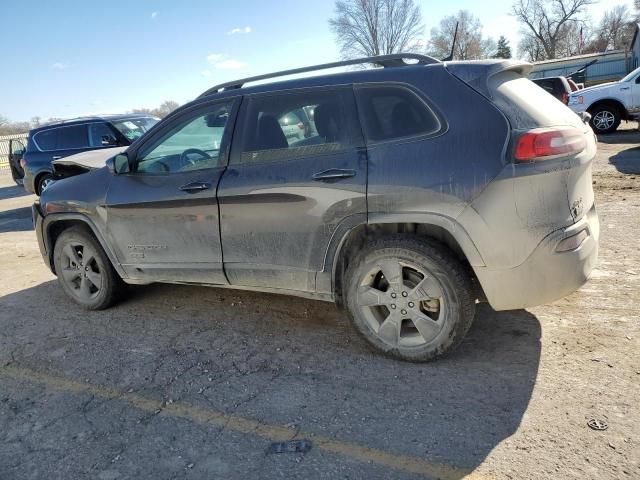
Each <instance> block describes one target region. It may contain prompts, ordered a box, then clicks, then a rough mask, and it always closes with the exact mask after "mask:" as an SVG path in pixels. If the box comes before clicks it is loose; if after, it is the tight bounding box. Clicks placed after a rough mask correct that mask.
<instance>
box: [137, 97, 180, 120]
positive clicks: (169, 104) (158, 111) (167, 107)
mask: <svg viewBox="0 0 640 480" xmlns="http://www.w3.org/2000/svg"><path fill="white" fill-rule="evenodd" d="M179 106H180V104H179V103H178V102H174V101H173V100H165V101H164V102H162V104H161V105H160V106H159V107H157V108H134V109H133V110H131V111H132V112H133V113H144V114H146V115H153V116H154V117H159V118H164V117H166V116H167V115H169V114H170V113H171V112H173V111H174V110H175V109H176V108H178V107H179Z"/></svg>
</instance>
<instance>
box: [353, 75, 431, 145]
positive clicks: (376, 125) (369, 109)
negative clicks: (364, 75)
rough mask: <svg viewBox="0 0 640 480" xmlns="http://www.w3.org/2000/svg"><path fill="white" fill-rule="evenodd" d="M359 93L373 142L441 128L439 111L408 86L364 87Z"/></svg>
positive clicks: (362, 111) (358, 90) (362, 110)
mask: <svg viewBox="0 0 640 480" xmlns="http://www.w3.org/2000/svg"><path fill="white" fill-rule="evenodd" d="M357 96H358V105H359V107H360V111H361V118H362V120H363V122H362V123H363V127H364V131H365V136H366V138H367V141H369V142H381V141H386V140H393V139H397V138H406V137H414V136H418V135H429V134H434V133H436V132H438V131H439V130H440V129H441V123H440V121H439V120H438V117H437V116H436V115H435V113H434V112H433V111H432V110H431V109H430V108H429V107H428V106H427V104H426V103H425V102H424V101H423V100H422V99H421V98H420V97H418V96H417V95H416V94H415V93H414V92H412V91H411V90H409V89H408V88H405V87H400V86H370V87H369V86H364V87H360V88H358V89H357Z"/></svg>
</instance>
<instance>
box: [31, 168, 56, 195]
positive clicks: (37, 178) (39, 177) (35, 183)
mask: <svg viewBox="0 0 640 480" xmlns="http://www.w3.org/2000/svg"><path fill="white" fill-rule="evenodd" d="M45 175H53V172H51V171H50V170H41V171H39V172H38V173H36V175H35V177H33V190H34V192H35V193H36V195H38V196H40V195H41V194H42V192H40V191H38V190H40V189H39V188H38V186H39V185H40V180H42V177H44V176H45Z"/></svg>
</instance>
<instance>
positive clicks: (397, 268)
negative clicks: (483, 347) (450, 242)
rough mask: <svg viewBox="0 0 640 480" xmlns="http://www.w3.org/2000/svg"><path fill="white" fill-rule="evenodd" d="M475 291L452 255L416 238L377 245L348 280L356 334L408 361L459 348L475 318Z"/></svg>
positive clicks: (353, 266)
mask: <svg viewBox="0 0 640 480" xmlns="http://www.w3.org/2000/svg"><path fill="white" fill-rule="evenodd" d="M472 291H473V290H472V285H471V281H470V278H469V274H468V273H467V272H466V271H465V269H464V268H463V267H462V265H460V262H458V260H457V259H455V258H454V257H453V255H451V254H450V253H449V252H448V251H447V250H446V249H445V248H444V247H441V246H437V245H435V244H431V243H429V242H426V241H425V240H423V239H420V238H416V237H406V236H393V237H388V238H385V239H382V240H379V241H377V242H375V243H373V244H372V245H371V246H370V247H369V248H367V250H365V251H364V252H362V253H361V254H360V255H359V257H358V258H357V259H355V261H353V262H352V263H351V264H350V265H349V267H348V269H347V273H346V277H345V295H346V305H347V310H348V312H349V314H350V317H351V320H352V322H353V325H354V326H355V328H356V330H358V332H359V333H360V334H362V335H363V336H364V338H365V339H366V340H367V341H368V342H369V343H370V344H371V345H373V346H374V347H375V348H377V349H378V350H381V351H383V352H385V353H388V354H390V355H392V356H395V357H397V358H400V359H403V360H410V361H428V360H433V359H435V358H437V357H440V356H442V355H443V354H445V353H446V352H449V351H451V350H453V349H454V348H455V347H457V346H458V345H459V344H460V342H461V341H462V339H463V338H464V335H465V334H466V333H467V331H468V330H469V327H470V326H471V322H472V321H473V317H474V314H475V300H474V298H473V295H472V294H471V292H472Z"/></svg>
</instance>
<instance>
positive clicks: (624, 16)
mask: <svg viewBox="0 0 640 480" xmlns="http://www.w3.org/2000/svg"><path fill="white" fill-rule="evenodd" d="M634 29H635V23H634V19H633V15H632V14H631V12H630V11H629V9H628V8H627V6H626V5H618V6H617V7H614V8H612V9H611V10H608V11H606V12H605V14H604V16H603V17H602V20H601V21H600V25H599V26H598V29H597V30H596V33H595V36H594V39H593V40H592V41H591V42H590V43H589V45H588V46H587V48H586V50H587V51H589V52H604V51H606V50H609V49H613V50H616V49H621V48H625V46H626V47H628V46H629V44H630V43H631V39H632V38H633V32H634Z"/></svg>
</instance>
